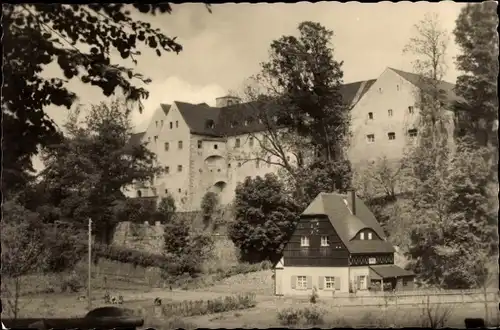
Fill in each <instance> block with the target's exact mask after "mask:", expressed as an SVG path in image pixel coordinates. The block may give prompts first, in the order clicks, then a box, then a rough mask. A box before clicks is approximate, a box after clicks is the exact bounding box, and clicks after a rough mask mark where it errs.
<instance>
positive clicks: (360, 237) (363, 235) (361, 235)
mask: <svg viewBox="0 0 500 330" xmlns="http://www.w3.org/2000/svg"><path fill="white" fill-rule="evenodd" d="M359 239H361V240H363V239H365V233H363V232H361V233H359Z"/></svg>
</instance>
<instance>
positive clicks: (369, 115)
mask: <svg viewBox="0 0 500 330" xmlns="http://www.w3.org/2000/svg"><path fill="white" fill-rule="evenodd" d="M368 119H370V120H373V112H368Z"/></svg>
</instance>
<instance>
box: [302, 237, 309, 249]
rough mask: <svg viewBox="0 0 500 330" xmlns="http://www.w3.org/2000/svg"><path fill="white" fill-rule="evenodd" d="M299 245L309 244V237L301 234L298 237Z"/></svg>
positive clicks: (305, 245)
mask: <svg viewBox="0 0 500 330" xmlns="http://www.w3.org/2000/svg"><path fill="white" fill-rule="evenodd" d="M300 246H303V247H307V246H309V237H307V236H302V237H301V238H300Z"/></svg>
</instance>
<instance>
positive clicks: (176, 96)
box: [132, 77, 227, 132]
mask: <svg viewBox="0 0 500 330" xmlns="http://www.w3.org/2000/svg"><path fill="white" fill-rule="evenodd" d="M147 89H148V90H149V98H148V99H147V100H145V101H143V105H144V110H143V111H142V113H139V111H134V112H133V113H132V122H133V124H134V125H135V131H137V132H141V131H144V130H145V129H146V128H147V125H148V124H149V121H150V120H151V117H152V116H153V113H154V112H155V110H156V109H158V107H159V105H160V104H161V103H165V104H172V102H174V101H181V102H188V103H194V104H196V103H203V102H205V103H207V104H208V105H211V106H214V105H215V99H216V98H217V97H220V96H223V95H225V94H227V91H226V90H224V88H222V87H221V86H219V85H217V84H209V85H205V86H201V85H192V84H190V83H189V82H187V81H185V80H182V79H180V78H178V77H169V78H167V79H166V80H165V81H163V82H161V83H154V84H151V85H150V86H148V88H147Z"/></svg>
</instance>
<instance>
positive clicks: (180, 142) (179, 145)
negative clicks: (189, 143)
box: [177, 141, 182, 150]
mask: <svg viewBox="0 0 500 330" xmlns="http://www.w3.org/2000/svg"><path fill="white" fill-rule="evenodd" d="M177 147H178V148H179V150H181V149H182V141H179V142H177Z"/></svg>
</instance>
